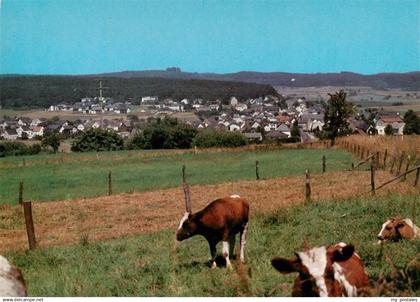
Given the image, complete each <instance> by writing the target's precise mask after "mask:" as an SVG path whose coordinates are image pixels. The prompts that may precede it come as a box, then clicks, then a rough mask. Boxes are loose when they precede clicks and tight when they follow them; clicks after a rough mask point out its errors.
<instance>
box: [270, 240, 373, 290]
mask: <svg viewBox="0 0 420 302" xmlns="http://www.w3.org/2000/svg"><path fill="white" fill-rule="evenodd" d="M295 254H296V258H295V259H291V260H288V259H284V258H280V257H276V258H273V259H272V260H271V263H272V265H273V266H274V268H275V269H277V270H278V271H279V272H281V273H283V274H288V273H293V272H296V273H298V274H299V275H298V276H297V277H296V279H295V283H294V286H293V292H292V295H293V296H295V297H341V296H348V297H354V296H357V291H358V289H360V288H363V287H366V286H367V285H368V284H369V279H368V276H367V274H366V272H365V269H364V267H363V263H362V261H361V260H360V257H359V255H358V254H357V253H355V252H354V246H353V245H347V244H345V243H343V242H341V243H338V244H336V245H331V246H328V247H325V246H320V247H313V248H310V249H307V250H305V251H303V252H298V253H295Z"/></svg>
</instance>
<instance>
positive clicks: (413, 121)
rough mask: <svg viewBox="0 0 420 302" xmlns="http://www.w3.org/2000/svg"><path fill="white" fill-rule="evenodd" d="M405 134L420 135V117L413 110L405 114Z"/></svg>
mask: <svg viewBox="0 0 420 302" xmlns="http://www.w3.org/2000/svg"><path fill="white" fill-rule="evenodd" d="M404 123H405V126H404V134H420V117H418V116H417V115H416V114H415V113H414V111H413V110H408V111H407V112H406V113H405V114H404Z"/></svg>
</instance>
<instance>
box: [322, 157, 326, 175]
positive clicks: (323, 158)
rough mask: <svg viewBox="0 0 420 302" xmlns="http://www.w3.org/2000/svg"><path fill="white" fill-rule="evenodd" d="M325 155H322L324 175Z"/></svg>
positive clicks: (323, 171)
mask: <svg viewBox="0 0 420 302" xmlns="http://www.w3.org/2000/svg"><path fill="white" fill-rule="evenodd" d="M325 160H326V158H325V155H322V173H325Z"/></svg>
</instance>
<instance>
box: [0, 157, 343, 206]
mask: <svg viewBox="0 0 420 302" xmlns="http://www.w3.org/2000/svg"><path fill="white" fill-rule="evenodd" d="M322 155H325V156H326V158H327V170H328V171H338V170H344V169H347V168H349V167H350V164H351V155H350V154H349V153H346V152H344V151H339V150H309V149H300V150H276V151H253V152H250V151H243V152H225V153H203V154H192V153H186V154H175V153H173V152H172V153H171V152H164V153H163V155H162V154H161V155H156V151H119V152H103V153H98V154H96V153H83V154H80V153H79V154H75V153H71V154H57V155H42V154H41V155H35V156H26V157H7V158H3V159H0V188H1V190H0V204H16V203H17V199H18V188H19V181H20V180H23V182H24V199H25V200H33V201H49V200H63V199H73V198H79V197H93V196H100V195H106V194H107V192H108V191H107V190H108V171H112V179H113V193H120V192H133V191H150V190H156V189H163V188H170V187H176V186H179V185H180V184H181V180H182V179H181V168H182V165H183V164H185V165H186V166H187V173H188V181H189V183H190V184H215V183H223V182H227V181H237V180H247V179H255V161H256V160H258V161H259V162H260V175H261V178H265V179H267V178H273V177H276V176H286V175H296V174H303V173H304V171H305V169H310V171H311V172H312V173H319V172H320V171H321V157H322ZM97 156H99V159H97Z"/></svg>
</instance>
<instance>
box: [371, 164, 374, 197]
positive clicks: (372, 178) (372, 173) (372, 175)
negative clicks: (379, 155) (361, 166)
mask: <svg viewBox="0 0 420 302" xmlns="http://www.w3.org/2000/svg"><path fill="white" fill-rule="evenodd" d="M370 186H371V188H372V194H373V195H375V167H374V166H373V164H370Z"/></svg>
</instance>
